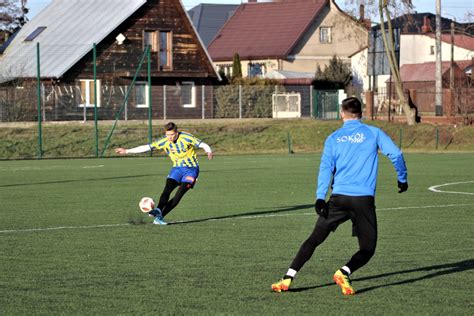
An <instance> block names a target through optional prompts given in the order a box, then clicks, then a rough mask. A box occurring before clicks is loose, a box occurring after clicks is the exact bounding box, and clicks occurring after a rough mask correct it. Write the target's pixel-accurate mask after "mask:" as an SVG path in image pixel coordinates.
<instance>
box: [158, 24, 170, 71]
mask: <svg viewBox="0 0 474 316" xmlns="http://www.w3.org/2000/svg"><path fill="white" fill-rule="evenodd" d="M171 39H172V37H171V32H168V31H161V32H160V70H163V69H171V67H172V55H171V46H172V44H171Z"/></svg>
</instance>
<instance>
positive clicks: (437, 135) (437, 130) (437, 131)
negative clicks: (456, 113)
mask: <svg viewBox="0 0 474 316" xmlns="http://www.w3.org/2000/svg"><path fill="white" fill-rule="evenodd" d="M438 144H439V129H438V127H436V149H438Z"/></svg>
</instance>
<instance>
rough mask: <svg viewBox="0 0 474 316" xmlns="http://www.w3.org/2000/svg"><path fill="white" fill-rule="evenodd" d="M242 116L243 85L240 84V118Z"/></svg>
mask: <svg viewBox="0 0 474 316" xmlns="http://www.w3.org/2000/svg"><path fill="white" fill-rule="evenodd" d="M241 118H242V85H240V84H239V119H241Z"/></svg>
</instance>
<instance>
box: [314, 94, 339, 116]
mask: <svg viewBox="0 0 474 316" xmlns="http://www.w3.org/2000/svg"><path fill="white" fill-rule="evenodd" d="M313 96H314V100H313V107H314V108H313V116H314V118H318V119H323V120H336V119H339V93H338V90H314V93H313Z"/></svg>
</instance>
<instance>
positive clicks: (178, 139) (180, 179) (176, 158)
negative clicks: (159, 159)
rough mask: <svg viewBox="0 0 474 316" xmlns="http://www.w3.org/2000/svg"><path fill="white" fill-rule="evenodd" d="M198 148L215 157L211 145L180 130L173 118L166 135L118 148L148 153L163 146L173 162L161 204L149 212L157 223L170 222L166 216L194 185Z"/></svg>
mask: <svg viewBox="0 0 474 316" xmlns="http://www.w3.org/2000/svg"><path fill="white" fill-rule="evenodd" d="M195 148H202V149H204V151H205V152H206V153H207V158H208V159H209V160H210V159H212V158H213V153H212V150H211V147H209V145H207V144H206V143H204V142H203V141H201V140H200V139H198V138H196V137H194V136H193V135H191V134H189V133H185V132H178V126H176V124H175V123H173V122H169V123H168V124H166V125H165V137H163V138H161V139H159V140H157V141H155V142H153V143H151V144H148V145H143V146H138V147H135V148H131V149H125V148H116V149H115V152H116V153H118V154H120V155H125V154H138V153H144V152H147V151H150V150H154V149H162V150H163V151H164V152H165V153H166V154H167V155H168V156H169V157H170V159H171V161H172V162H173V167H172V168H171V170H170V172H169V174H168V177H167V178H166V185H165V188H164V189H163V193H161V196H160V200H159V202H158V206H157V207H156V208H155V209H154V210H152V211H150V212H149V214H150V216H153V217H155V220H154V221H153V224H157V225H166V224H167V223H166V222H165V221H164V220H163V217H165V215H167V214H168V213H169V212H171V210H172V209H174V208H175V207H176V206H177V205H178V203H179V201H181V198H182V197H183V196H184V194H186V192H187V191H188V190H189V189H192V188H193V186H194V184H195V183H196V180H197V178H198V175H199V164H198V160H197V155H196V151H195V150H194V149H195ZM176 188H178V190H177V191H176V194H175V195H174V197H173V198H172V199H171V200H170V199H169V197H170V195H171V192H173V190H174V189H176Z"/></svg>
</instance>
